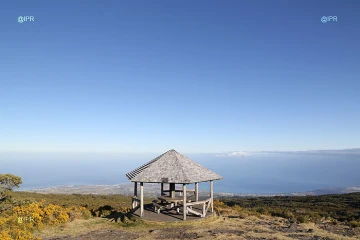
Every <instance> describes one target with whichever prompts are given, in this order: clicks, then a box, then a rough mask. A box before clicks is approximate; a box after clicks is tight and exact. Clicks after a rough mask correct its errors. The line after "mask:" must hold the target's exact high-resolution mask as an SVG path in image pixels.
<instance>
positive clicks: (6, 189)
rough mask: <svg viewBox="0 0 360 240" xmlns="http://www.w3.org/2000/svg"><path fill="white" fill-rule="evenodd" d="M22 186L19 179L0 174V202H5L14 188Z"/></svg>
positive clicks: (11, 175)
mask: <svg viewBox="0 0 360 240" xmlns="http://www.w3.org/2000/svg"><path fill="white" fill-rule="evenodd" d="M20 184H22V180H21V177H18V176H15V175H13V174H0V202H2V201H5V199H6V198H7V197H8V196H9V193H10V192H11V191H12V190H13V189H14V188H19V187H20Z"/></svg>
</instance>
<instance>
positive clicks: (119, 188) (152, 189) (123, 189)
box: [18, 183, 360, 197]
mask: <svg viewBox="0 0 360 240" xmlns="http://www.w3.org/2000/svg"><path fill="white" fill-rule="evenodd" d="M18 191H24V192H36V193H45V194H48V193H53V194H95V195H112V194H121V195H125V196H131V195H132V194H133V184H132V183H122V184H115V185H56V186H52V187H45V188H24V189H19V190H18ZM159 192H160V185H159V184H150V183H149V184H146V185H145V196H147V197H154V196H157V195H158V194H159ZM199 192H200V193H199V194H200V196H201V195H204V196H206V195H207V194H208V192H207V191H202V190H200V191H199ZM353 192H360V187H347V188H323V189H316V190H313V191H306V192H290V193H260V194H259V193H231V192H216V191H215V192H214V195H215V197H252V196H254V197H255V196H256V197H271V196H318V195H326V194H346V193H353Z"/></svg>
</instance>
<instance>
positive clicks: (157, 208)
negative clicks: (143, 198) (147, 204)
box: [152, 200, 169, 214]
mask: <svg viewBox="0 0 360 240" xmlns="http://www.w3.org/2000/svg"><path fill="white" fill-rule="evenodd" d="M152 203H153V207H154V212H156V213H157V214H160V210H163V209H165V208H166V207H167V206H168V205H169V204H168V203H161V202H160V203H158V202H157V201H156V200H154V201H153V202H152Z"/></svg>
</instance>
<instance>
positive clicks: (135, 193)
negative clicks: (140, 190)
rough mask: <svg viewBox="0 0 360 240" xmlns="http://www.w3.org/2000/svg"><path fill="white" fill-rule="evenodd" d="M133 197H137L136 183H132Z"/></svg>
mask: <svg viewBox="0 0 360 240" xmlns="http://www.w3.org/2000/svg"><path fill="white" fill-rule="evenodd" d="M134 197H137V182H134Z"/></svg>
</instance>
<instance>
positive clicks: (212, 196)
mask: <svg viewBox="0 0 360 240" xmlns="http://www.w3.org/2000/svg"><path fill="white" fill-rule="evenodd" d="M210 198H211V212H214V182H213V181H210Z"/></svg>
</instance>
